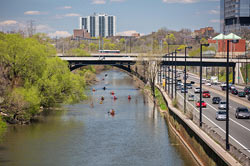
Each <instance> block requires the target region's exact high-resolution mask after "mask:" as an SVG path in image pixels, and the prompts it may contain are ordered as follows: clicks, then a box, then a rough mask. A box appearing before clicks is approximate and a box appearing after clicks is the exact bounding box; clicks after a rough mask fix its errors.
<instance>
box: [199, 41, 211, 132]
mask: <svg viewBox="0 0 250 166" xmlns="http://www.w3.org/2000/svg"><path fill="white" fill-rule="evenodd" d="M202 46H205V47H208V46H209V44H201V45H200V127H202V104H201V102H202Z"/></svg>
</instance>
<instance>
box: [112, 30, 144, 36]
mask: <svg viewBox="0 0 250 166" xmlns="http://www.w3.org/2000/svg"><path fill="white" fill-rule="evenodd" d="M133 33H139V32H136V31H135V30H129V31H123V32H117V33H116V36H132V34H133Z"/></svg>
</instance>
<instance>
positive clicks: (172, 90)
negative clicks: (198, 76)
mask: <svg viewBox="0 0 250 166" xmlns="http://www.w3.org/2000/svg"><path fill="white" fill-rule="evenodd" d="M171 68H172V69H171V70H172V76H171V85H172V86H171V97H172V99H173V98H174V70H173V69H174V52H172V63H171Z"/></svg>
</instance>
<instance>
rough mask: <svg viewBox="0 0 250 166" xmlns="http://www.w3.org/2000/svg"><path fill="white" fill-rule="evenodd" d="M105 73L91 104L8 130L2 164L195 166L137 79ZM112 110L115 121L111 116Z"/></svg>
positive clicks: (0, 152) (0, 158) (0, 156)
mask: <svg viewBox="0 0 250 166" xmlns="http://www.w3.org/2000/svg"><path fill="white" fill-rule="evenodd" d="M105 73H107V74H108V76H107V77H105V76H104V75H105ZM105 73H104V72H103V73H101V74H99V75H98V78H99V79H100V82H99V83H98V84H97V85H95V86H93V87H94V88H95V89H96V90H97V91H96V92H92V91H89V92H88V93H89V95H90V97H89V99H88V100H87V101H84V102H82V103H78V104H75V105H66V106H64V110H58V111H53V113H50V114H48V115H46V116H45V117H44V118H42V119H41V122H39V123H36V124H32V125H29V126H15V127H14V126H12V127H9V129H8V131H7V133H6V135H5V137H4V138H3V142H2V144H1V145H0V165H6V166H50V165H51V166H71V165H72V166H78V165H79V166H80V165H84V166H99V165H101V166H106V165H107V166H109V165H112V166H120V165H121V166H123V165H124V166H127V165H130V166H131V165H135V166H138V165H139V166H140V165H143V166H161V165H174V166H178V165H195V162H194V161H193V159H192V157H191V156H190V155H189V153H188V152H187V150H186V149H185V148H184V147H183V146H182V145H181V143H180V142H179V141H178V139H177V138H176V137H175V136H174V135H173V133H171V132H170V131H169V129H168V127H167V123H166V121H165V120H164V119H163V118H162V117H161V116H160V115H159V113H158V112H157V111H155V113H153V108H152V106H150V105H151V104H150V102H149V101H147V99H146V98H145V97H144V96H143V94H142V93H141V91H140V90H138V89H137V88H136V85H135V84H134V81H133V80H132V78H130V77H129V76H128V75H127V74H126V73H123V72H120V71H117V70H110V71H107V72H105ZM103 78H105V79H104V80H103ZM104 86H106V87H107V89H106V90H105V91H104V90H103V89H102V88H103V87H104ZM90 89H92V87H91V88H90ZM111 91H114V92H115V96H116V97H117V98H118V99H117V100H114V99H113V98H112V95H111V94H110V92H111ZM128 95H131V97H132V99H131V101H129V100H128V98H127V96H128ZM101 96H104V98H105V100H104V102H103V103H102V104H100V98H101ZM91 103H93V105H94V107H93V108H92V107H91ZM112 108H113V109H114V110H115V111H116V114H115V116H114V117H112V116H110V115H108V113H107V112H108V111H109V110H110V109H112Z"/></svg>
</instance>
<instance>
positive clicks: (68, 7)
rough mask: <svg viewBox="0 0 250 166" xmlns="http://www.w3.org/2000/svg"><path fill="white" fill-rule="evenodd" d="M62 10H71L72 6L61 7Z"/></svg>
mask: <svg viewBox="0 0 250 166" xmlns="http://www.w3.org/2000/svg"><path fill="white" fill-rule="evenodd" d="M62 9H72V6H63V7H62Z"/></svg>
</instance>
